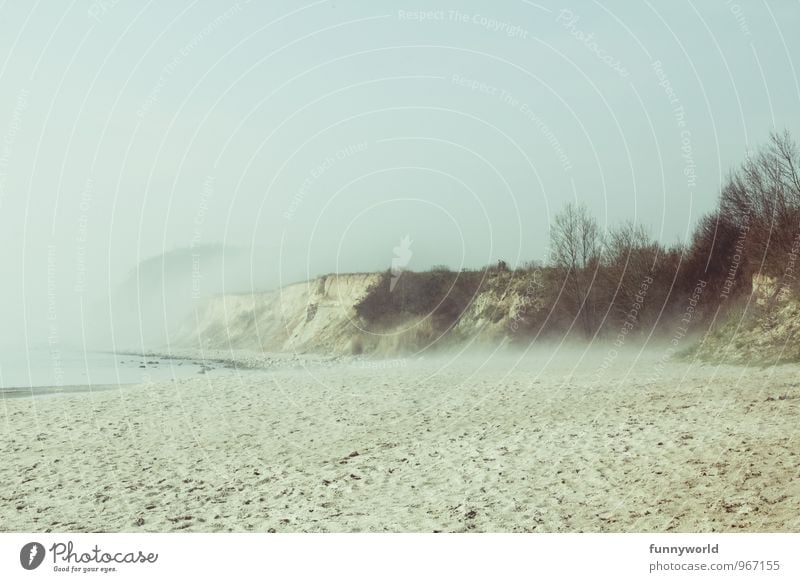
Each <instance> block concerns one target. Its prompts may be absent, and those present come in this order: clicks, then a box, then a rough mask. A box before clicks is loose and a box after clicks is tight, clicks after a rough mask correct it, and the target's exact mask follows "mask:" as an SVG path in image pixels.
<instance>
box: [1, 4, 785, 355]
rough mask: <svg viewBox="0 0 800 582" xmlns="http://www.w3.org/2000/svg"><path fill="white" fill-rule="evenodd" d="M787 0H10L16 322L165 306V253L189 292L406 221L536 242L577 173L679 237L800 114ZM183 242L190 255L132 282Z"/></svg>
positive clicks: (446, 257) (476, 256)
mask: <svg viewBox="0 0 800 582" xmlns="http://www.w3.org/2000/svg"><path fill="white" fill-rule="evenodd" d="M796 13H797V11H796V10H795V9H793V8H792V7H791V6H788V5H785V4H782V3H777V2H766V3H764V4H763V6H760V7H759V9H758V10H753V9H750V8H749V7H745V6H740V5H738V4H733V3H729V2H720V3H717V4H715V5H713V6H708V5H705V6H694V5H693V4H691V3H689V2H685V3H678V4H675V5H669V6H654V5H651V4H650V3H643V4H642V5H633V6H631V5H628V4H623V3H622V2H607V3H604V4H599V3H584V2H571V3H565V4H554V3H551V2H541V3H538V4H535V3H530V2H520V3H517V4H512V5H503V6H487V5H485V4H481V3H478V2H466V3H461V4H459V5H458V6H457V7H454V6H450V5H449V4H446V3H441V2H434V3H426V4H425V6H424V7H421V6H420V5H409V6H397V5H396V4H395V3H390V2H365V1H354V2H326V1H323V2H313V3H309V4H306V5H303V6H297V5H296V4H293V3H290V2H272V3H270V5H269V6H259V5H256V4H255V3H250V2H239V3H232V4H209V5H199V4H196V3H188V2H180V3H171V4H170V5H158V6H156V5H146V6H138V5H134V4H126V3H123V2H105V3H100V2H98V3H92V4H83V5H76V4H72V5H70V6H64V7H59V8H58V9H57V10H50V11H45V10H44V9H43V8H40V7H39V6H38V5H36V6H28V5H26V4H19V3H17V4H6V5H4V6H3V8H2V14H3V18H2V20H0V55H2V58H0V79H2V85H0V144H2V149H1V150H0V237H2V238H1V239H0V243H1V244H2V246H3V249H4V252H3V260H2V262H1V263H0V272H2V276H3V280H4V281H5V282H6V285H5V287H4V292H3V301H1V302H0V309H2V312H1V315H0V316H1V317H2V319H3V321H4V322H5V325H4V327H3V332H2V333H0V345H17V346H19V345H20V344H23V345H33V344H37V343H43V342H48V341H49V338H51V337H56V338H58V340H59V341H62V342H67V341H74V342H76V343H79V344H80V343H81V342H83V341H84V336H85V334H86V333H89V331H87V330H90V328H92V327H98V326H99V327H102V328H105V329H106V332H108V331H109V330H110V328H111V326H112V325H117V326H118V327H129V328H130V327H133V328H135V327H136V324H137V319H138V320H141V319H143V318H148V317H153V316H155V317H162V316H163V317H164V318H165V319H166V318H167V316H166V314H165V313H164V312H165V311H166V307H167V306H168V304H169V302H168V301H163V300H161V299H160V298H159V297H160V294H161V295H164V294H166V293H167V292H166V291H165V290H164V289H163V287H165V286H166V285H167V283H165V281H166V280H167V279H170V278H179V279H183V281H184V284H183V287H181V289H182V290H181V291H180V293H182V294H184V295H182V297H183V302H182V303H183V307H184V308H188V307H190V306H191V305H192V304H193V302H194V301H196V300H197V299H199V298H202V297H205V296H208V295H209V294H212V293H217V292H222V291H225V290H234V291H241V290H247V289H249V288H256V289H263V288H270V287H277V286H280V285H282V284H286V283H292V282H296V281H301V280H305V279H309V278H313V277H315V276H317V275H320V274H324V273H330V272H353V271H358V272H367V271H378V270H385V269H387V268H389V266H390V265H391V261H392V259H393V257H395V253H394V249H395V247H397V246H398V245H399V244H401V241H403V240H404V239H405V237H408V239H407V240H410V241H412V242H411V244H410V246H409V248H408V249H407V250H408V251H409V253H410V257H409V259H408V264H407V265H406V266H407V268H409V269H413V270H425V269H427V268H429V267H431V266H433V265H437V264H446V265H449V266H450V267H452V268H453V269H454V270H458V269H460V268H462V267H466V268H474V267H479V266H483V265H487V264H490V263H494V262H496V261H497V260H499V259H502V260H505V261H507V262H508V263H509V264H510V265H512V266H516V265H519V264H521V263H523V262H525V261H529V260H543V259H544V257H545V255H546V244H547V237H548V228H549V224H550V220H551V218H552V216H553V215H554V213H556V212H557V211H558V210H559V209H560V208H561V207H562V206H563V205H564V204H565V203H566V202H568V201H571V200H579V201H582V202H585V203H586V204H587V205H588V206H589V208H590V209H591V211H592V213H593V214H594V215H595V216H596V217H597V218H598V221H599V223H600V226H601V228H607V227H608V226H612V225H614V224H617V223H619V222H621V221H624V220H628V219H630V220H634V221H635V222H637V223H640V224H643V225H644V226H646V227H647V228H648V230H649V231H650V233H651V234H652V235H653V236H654V237H655V238H656V239H658V240H659V241H661V242H664V243H665V244H671V243H673V242H676V241H682V240H686V239H687V237H688V236H689V234H690V233H691V231H692V228H693V227H694V225H695V224H696V222H697V220H698V218H699V217H700V216H701V215H702V214H704V213H706V212H708V211H710V210H711V209H712V208H713V205H714V204H715V202H716V197H717V194H718V191H719V189H720V186H721V184H722V183H723V182H724V180H725V177H726V176H727V174H728V173H729V172H730V171H731V170H733V169H735V168H736V167H738V165H739V164H740V163H741V162H742V161H743V160H744V159H745V157H746V155H747V154H748V152H750V151H753V150H755V149H757V148H758V147H760V146H761V145H762V144H764V143H765V142H766V141H767V139H768V135H769V133H770V132H771V131H774V130H777V131H782V130H784V129H788V130H790V131H792V132H793V133H794V135H796V136H797V135H800V123H799V121H798V117H797V115H796V111H797V106H798V100H800V85H799V84H798V79H797V74H796V71H795V69H794V66H793V62H792V55H795V54H798V51H799V50H800V46H799V45H798V42H800V41H798V40H797V39H796V38H795V37H794V36H793V35H790V34H788V31H789V30H791V29H792V24H797V14H796ZM214 249H217V250H214ZM220 249H221V250H220ZM225 249H234V250H235V252H233V254H234V255H236V258H235V259H234V258H233V257H232V255H229V254H226V251H225ZM170 252H176V253H177V255H176V256H178V255H181V253H183V254H184V255H187V254H188V255H189V256H190V255H193V254H194V255H198V257H199V258H198V257H195V259H194V260H192V259H191V256H190V258H189V261H188V262H187V264H185V265H184V264H183V263H181V265H180V266H178V267H176V270H175V271H174V273H171V272H167V271H166V269H162V270H163V272H162V273H161V274H159V273H158V269H157V268H153V269H151V271H152V278H151V279H147V280H144V281H143V280H137V281H136V284H135V285H134V286H131V284H130V283H131V281H132V280H131V278H130V277H131V273H135V272H136V269H137V266H138V265H139V264H140V263H142V262H143V261H144V262H146V260H147V259H153V258H156V259H158V258H159V257H161V256H163V255H165V254H167V255H168V254H169V253H170ZM151 266H152V265H151ZM193 273H194V278H192V276H193ZM187 277H189V280H187ZM190 285H194V286H195V287H197V289H194V288H193V294H192V295H191V297H190V298H189V299H188V300H187V298H186V297H185V287H186V286H190ZM159 286H161V287H162V289H161V290H159V289H158V288H157V287H159ZM153 287H156V288H155V289H153ZM194 291H197V292H196V293H194ZM143 293H144V295H148V294H151V295H148V296H143ZM120 296H122V297H123V298H124V299H119V297H120ZM162 299H163V298H162ZM175 309H176V310H177V307H176V308H175ZM137 310H138V313H137ZM144 311H147V313H144ZM154 314H155V315H154ZM176 316H177V314H176ZM115 321H116V323H115ZM54 326H55V327H54ZM106 335H107V334H106Z"/></svg>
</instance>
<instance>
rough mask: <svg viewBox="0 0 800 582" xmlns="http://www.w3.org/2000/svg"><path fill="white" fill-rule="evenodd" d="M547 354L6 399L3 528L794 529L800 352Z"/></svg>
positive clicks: (315, 362)
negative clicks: (706, 356)
mask: <svg viewBox="0 0 800 582" xmlns="http://www.w3.org/2000/svg"><path fill="white" fill-rule="evenodd" d="M551 353H552V352H551V351H550V350H547V351H543V355H539V354H536V353H533V352H531V353H529V354H527V355H525V356H522V355H521V354H519V355H515V354H504V355H502V356H498V355H495V356H491V357H490V356H489V355H488V354H479V355H476V354H470V355H464V356H461V357H444V356H442V357H439V358H431V357H425V358H424V359H419V358H411V359H402V358H399V359H394V360H384V361H380V360H375V361H373V360H368V359H339V360H333V361H320V360H319V359H304V358H302V357H295V358H293V359H292V362H293V365H291V366H289V365H283V366H275V367H274V368H272V369H262V370H234V369H231V370H229V373H228V374H225V375H222V376H215V377H206V376H203V375H198V377H197V378H191V379H180V380H176V381H167V382H161V381H159V382H157V383H150V384H143V385H138V386H132V387H125V388H120V389H116V390H106V391H101V392H83V393H72V394H64V395H58V396H41V397H34V398H14V399H7V400H4V401H2V402H0V458H2V464H0V501H1V502H2V503H1V504H0V505H1V506H2V508H3V509H2V510H0V529H2V530H3V531H37V532H47V531H59V532H60V531H69V532H72V531H76V532H77V531H104V532H105V531H108V532H117V531H125V532H139V531H142V532H171V531H211V532H217V531H254V532H273V531H274V532H301V531H302V532H321V531H333V532H356V531H359V532H360V531H367V532H381V531H403V532H406V531H409V532H418V531H419V532H433V531H445V532H467V531H470V532H484V531H503V532H506V531H512V532H523V531H531V532H576V531H592V532H613V531H620V532H629V531H647V532H668V531H669V532H671V531H697V532H711V531H754V532H756V531H798V529H800V454H799V452H800V446H798V440H797V435H798V426H800V380H798V372H799V371H800V368H798V366H788V365H786V366H779V367H774V368H766V369H761V368H745V367H734V366H716V365H709V364H699V363H695V364H690V363H681V362H668V363H666V364H663V366H661V365H659V363H658V362H659V361H660V360H659V358H660V356H661V355H662V354H661V353H660V352H658V350H651V351H649V352H647V353H644V354H642V353H639V352H635V351H632V352H631V353H629V354H624V355H621V356H620V357H619V358H617V359H615V361H614V362H613V364H612V365H611V366H609V367H608V368H607V369H605V370H601V367H600V366H599V363H600V362H601V361H602V359H603V357H604V356H605V355H606V352H605V351H603V350H601V349H596V350H593V351H591V352H589V353H584V352H582V351H580V350H576V351H574V352H571V353H563V352H562V354H561V355H556V356H555V359H549V358H550V354H551Z"/></svg>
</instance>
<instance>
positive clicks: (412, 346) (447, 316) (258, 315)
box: [173, 273, 540, 355]
mask: <svg viewBox="0 0 800 582" xmlns="http://www.w3.org/2000/svg"><path fill="white" fill-rule="evenodd" d="M482 275H483V276H482V277H481V276H479V275H478V274H476V273H472V274H470V275H468V276H462V275H459V274H449V275H446V276H445V277H450V278H451V279H450V280H446V279H445V280H444V283H445V284H443V285H441V286H440V287H433V288H432V287H431V281H435V280H437V279H436V277H437V275H435V274H428V273H419V274H413V276H412V275H411V274H409V275H408V277H407V278H408V281H409V283H408V285H409V288H408V289H407V290H406V295H405V296H404V295H402V290H401V289H398V290H395V291H393V292H391V293H387V289H388V284H389V282H388V279H387V276H386V275H385V274H382V273H367V274H350V275H329V276H325V277H319V278H317V279H314V280H311V281H308V282H305V283H298V284H294V285H289V286H287V287H284V288H282V289H279V290H276V291H270V292H265V293H257V294H241V295H240V294H235V295H221V296H216V297H212V298H210V299H208V300H207V301H205V302H204V303H203V304H201V306H200V307H198V308H197V309H196V310H195V314H194V317H192V318H190V319H189V320H188V321H186V322H185V323H184V325H183V326H182V327H181V329H180V330H178V332H177V334H176V335H175V336H174V340H175V341H174V342H173V343H174V344H175V345H177V346H181V347H188V348H200V347H202V348H205V349H231V348H232V349H248V350H259V351H266V352H301V353H307V352H315V353H326V354H337V355H342V354H360V353H375V354H381V355H390V354H396V353H402V352H414V351H419V350H423V349H427V348H429V347H435V346H443V345H446V344H452V343H454V342H458V343H461V342H466V341H488V342H499V341H502V340H503V339H504V338H507V337H509V336H510V335H513V333H514V330H515V329H516V327H517V323H518V322H519V321H521V320H522V319H523V318H524V317H525V316H526V315H529V314H530V313H532V311H533V310H535V309H538V308H539V307H540V306H538V305H535V304H534V302H532V301H531V294H532V293H533V292H534V287H532V285H531V282H530V281H529V278H528V277H525V276H520V275H516V276H515V275H514V274H512V273H494V274H491V275H485V274H482ZM404 276H406V275H404ZM414 277H416V279H415V278H414ZM470 277H472V279H470ZM438 281H440V282H441V278H439V279H438ZM384 286H387V289H384ZM426 293H427V294H428V295H429V297H428V301H427V303H420V304H414V305H409V302H408V298H409V297H411V298H414V300H415V301H416V299H417V298H419V297H420V296H424V295H425V294H426ZM454 297H458V300H454V299H453V298H454ZM370 300H372V301H373V304H374V305H376V306H377V307H372V309H373V311H372V312H369V314H367V310H366V308H365V307H364V306H365V305H368V304H369V301H370ZM376 312H377V314H378V315H376Z"/></svg>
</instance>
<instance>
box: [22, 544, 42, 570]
mask: <svg viewBox="0 0 800 582" xmlns="http://www.w3.org/2000/svg"><path fill="white" fill-rule="evenodd" d="M44 555H45V551H44V546H43V545H42V544H40V543H39V542H30V543H27V544H25V545H24V546H22V549H21V550H20V552H19V563H20V564H22V567H23V568H25V569H26V570H35V569H36V568H38V567H39V566H41V565H42V562H43V561H44Z"/></svg>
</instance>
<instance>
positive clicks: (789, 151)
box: [357, 133, 800, 341]
mask: <svg viewBox="0 0 800 582" xmlns="http://www.w3.org/2000/svg"><path fill="white" fill-rule="evenodd" d="M799 171H800V159H799V158H798V151H797V147H796V145H795V143H794V142H793V141H792V139H791V137H790V136H789V135H788V134H786V133H784V134H775V135H773V136H772V137H771V139H770V142H769V144H768V145H767V146H766V147H765V148H763V149H762V150H761V151H760V152H759V153H758V154H757V155H755V156H753V157H751V158H749V159H748V160H746V161H745V163H744V164H742V166H741V168H740V169H738V170H737V171H735V172H733V173H732V174H731V175H730V177H729V178H728V180H727V181H726V183H725V185H724V187H723V188H722V190H721V193H720V197H719V203H718V205H717V208H716V209H715V210H714V211H713V212H712V213H710V214H708V215H707V216H704V217H702V218H701V220H700V221H699V222H698V225H697V227H696V229H695V231H694V233H693V235H692V237H691V239H690V240H689V241H688V243H687V244H675V245H672V246H665V245H663V244H662V243H660V242H658V241H656V240H654V239H653V238H652V237H651V236H650V235H649V234H648V233H647V231H646V230H645V229H644V228H643V227H642V226H641V225H637V224H634V223H631V222H628V223H624V224H622V225H619V226H617V227H615V228H612V229H611V230H609V231H608V232H603V231H602V230H601V228H600V227H599V225H598V223H597V221H596V220H595V219H594V217H592V216H591V214H590V212H589V211H588V209H587V207H586V206H584V205H580V204H568V205H567V206H566V207H565V208H564V209H563V210H562V211H561V212H560V213H559V214H558V215H557V216H556V217H555V220H554V223H553V224H552V226H551V244H550V257H549V260H548V261H547V263H546V264H543V265H538V264H536V263H533V262H531V263H528V264H526V265H524V266H523V267H521V268H519V269H516V270H512V269H510V268H509V266H508V265H507V264H506V263H505V262H503V261H499V262H498V263H497V264H496V265H493V266H490V267H486V268H484V269H480V270H475V271H462V272H452V271H450V270H449V269H448V268H447V267H445V266H437V267H435V268H433V269H432V270H431V271H429V272H425V273H416V272H411V271H406V272H403V273H402V274H400V276H396V275H395V277H394V278H393V276H392V273H391V272H389V271H387V273H386V274H385V275H384V277H383V278H382V280H381V282H380V283H379V284H378V285H376V286H375V287H374V288H373V289H372V290H371V291H370V293H368V295H367V296H366V297H365V298H364V300H363V301H362V302H361V303H360V304H359V305H358V306H357V313H358V315H360V316H361V318H362V319H363V320H364V321H366V322H368V324H369V325H371V326H373V327H374V328H376V329H380V328H381V327H384V326H391V325H393V324H395V323H397V322H398V321H401V320H403V319H406V318H410V317H428V318H429V319H430V321H431V322H432V325H433V327H434V329H435V330H438V331H440V332H445V331H446V330H448V329H450V328H452V327H453V326H454V325H456V324H457V322H458V321H459V319H460V318H461V317H462V316H463V315H464V314H465V312H466V311H467V310H468V309H469V308H470V306H471V305H472V303H473V302H474V301H475V300H476V298H477V297H478V296H479V295H480V294H481V293H484V292H486V291H487V290H490V291H491V292H492V293H493V294H494V295H495V296H497V297H502V296H503V293H515V294H517V295H518V298H519V300H518V301H517V302H516V303H515V305H516V307H515V309H516V313H503V312H498V313H496V314H493V315H491V316H488V317H487V318H486V319H487V321H490V322H492V320H494V321H500V320H501V319H503V318H507V319H509V321H511V322H512V325H510V326H509V333H508V335H509V336H511V337H512V338H514V339H517V340H520V341H530V340H531V339H532V338H536V337H543V336H548V335H559V336H564V335H576V336H581V337H583V338H586V339H590V338H594V337H617V338H619V337H622V338H625V337H629V336H632V335H637V334H649V333H651V332H653V331H654V330H656V328H658V331H660V332H666V333H672V329H673V328H675V327H680V326H683V327H682V328H684V329H685V328H686V326H687V325H688V323H689V322H691V325H692V326H693V331H698V332H699V331H705V330H706V329H707V328H708V326H709V325H710V324H711V323H712V322H716V321H718V322H720V323H721V322H723V321H724V320H725V316H726V314H727V313H728V311H729V310H731V309H735V310H737V313H740V314H741V313H742V310H743V309H744V310H745V312H746V310H747V307H744V308H743V307H742V305H743V304H745V302H744V301H742V299H743V298H748V297H749V296H750V293H751V291H752V287H751V282H752V280H753V276H754V275H759V276H764V277H769V278H772V279H771V280H774V282H775V289H776V293H775V295H776V296H777V295H778V294H783V296H787V294H788V295H791V294H794V293H796V292H797V290H798V287H799V286H800V278H798V277H797V274H798V271H800V264H796V260H797V257H798V252H799V251H800V174H798V172H799ZM393 279H394V283H393V284H392V281H393ZM759 305H760V304H759ZM760 309H764V308H763V307H761V308H760Z"/></svg>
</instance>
